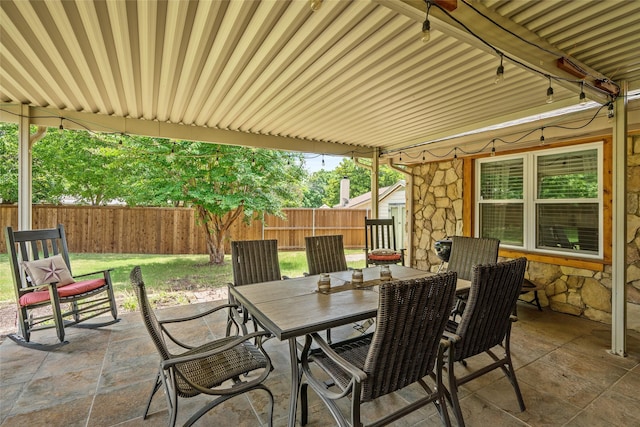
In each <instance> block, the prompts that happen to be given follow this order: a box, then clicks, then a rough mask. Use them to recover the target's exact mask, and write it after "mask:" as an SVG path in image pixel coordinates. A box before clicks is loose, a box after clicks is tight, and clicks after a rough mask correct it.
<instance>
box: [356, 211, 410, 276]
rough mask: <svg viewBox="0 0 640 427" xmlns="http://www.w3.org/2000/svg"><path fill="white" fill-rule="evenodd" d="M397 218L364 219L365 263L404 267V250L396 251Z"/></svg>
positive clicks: (367, 264)
mask: <svg viewBox="0 0 640 427" xmlns="http://www.w3.org/2000/svg"><path fill="white" fill-rule="evenodd" d="M394 222H395V218H394V217H391V218H389V219H368V218H367V217H365V218H364V245H365V246H364V251H365V263H366V266H367V267H369V265H385V264H400V265H404V249H396V228H395V226H394Z"/></svg>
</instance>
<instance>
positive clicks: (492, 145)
mask: <svg viewBox="0 0 640 427" xmlns="http://www.w3.org/2000/svg"><path fill="white" fill-rule="evenodd" d="M495 156H496V140H495V139H494V140H493V141H491V157H495Z"/></svg>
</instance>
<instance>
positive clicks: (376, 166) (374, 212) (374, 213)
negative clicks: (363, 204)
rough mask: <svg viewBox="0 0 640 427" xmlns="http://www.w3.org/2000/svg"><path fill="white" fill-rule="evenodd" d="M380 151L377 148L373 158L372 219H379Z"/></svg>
mask: <svg viewBox="0 0 640 427" xmlns="http://www.w3.org/2000/svg"><path fill="white" fill-rule="evenodd" d="M379 155H380V149H379V148H376V149H375V150H374V152H373V156H371V218H378V202H379V200H378V196H379V194H378V193H379V192H378V187H379V185H378V172H379Z"/></svg>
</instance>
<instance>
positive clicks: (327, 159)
mask: <svg viewBox="0 0 640 427" xmlns="http://www.w3.org/2000/svg"><path fill="white" fill-rule="evenodd" d="M304 157H305V169H306V170H307V171H309V172H310V173H312V172H318V171H319V170H321V169H322V158H323V156H322V154H305V155H304ZM342 159H344V157H342V156H329V155H324V170H326V171H331V170H334V169H335V168H336V166H338V165H339V164H340V162H341V161H342Z"/></svg>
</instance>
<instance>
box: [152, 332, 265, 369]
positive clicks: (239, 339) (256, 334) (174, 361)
mask: <svg viewBox="0 0 640 427" xmlns="http://www.w3.org/2000/svg"><path fill="white" fill-rule="evenodd" d="M269 335H270V332H266V331H262V332H252V333H250V334H247V335H243V336H239V337H237V338H236V339H234V340H233V341H229V342H228V343H227V344H225V345H223V346H221V347H218V348H215V349H213V350H209V351H206V352H204V353H195V354H190V355H188V356H178V357H172V358H170V359H167V360H163V361H162V363H161V364H160V366H161V367H162V369H167V368H170V367H172V366H175V365H177V364H179V363H185V362H191V361H193V360H200V359H206V358H207V357H211V356H215V355H216V354H219V353H222V352H225V351H227V350H230V349H232V348H233V347H236V346H238V345H240V344H242V343H243V342H246V341H249V340H251V339H252V338H257V337H262V336H269ZM258 348H260V349H261V350H263V351H264V349H263V348H262V340H261V339H260V340H258Z"/></svg>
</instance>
